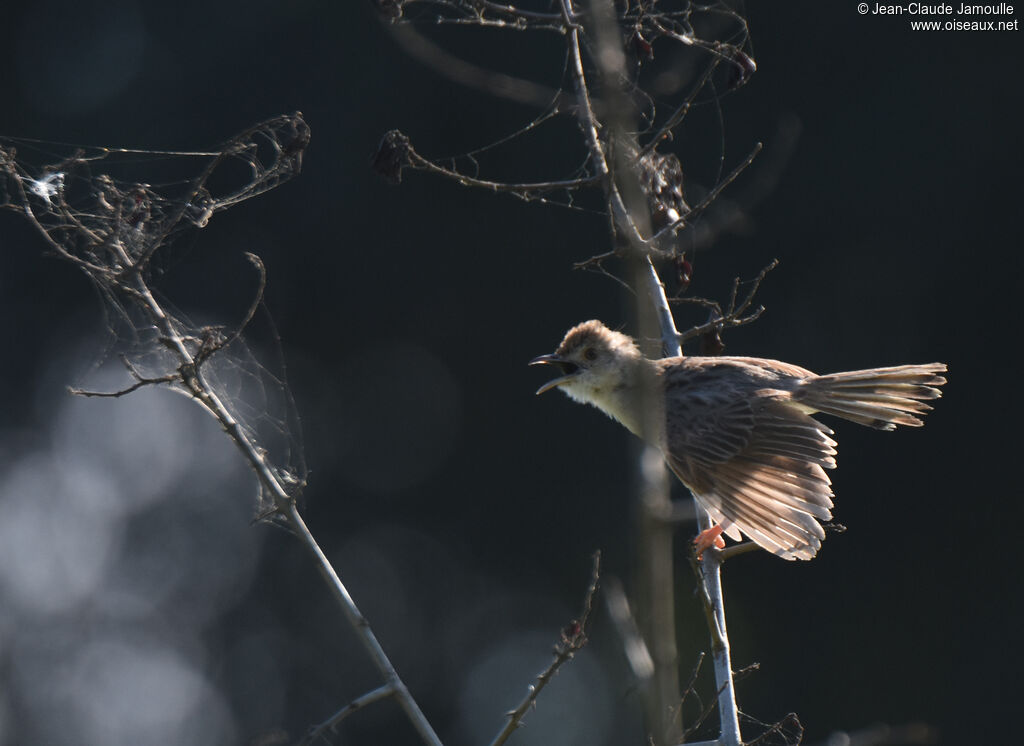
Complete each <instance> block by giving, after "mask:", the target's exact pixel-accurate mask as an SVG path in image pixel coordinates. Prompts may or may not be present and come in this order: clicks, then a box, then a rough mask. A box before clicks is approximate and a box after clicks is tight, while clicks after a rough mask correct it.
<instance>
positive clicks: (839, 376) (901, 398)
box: [793, 363, 946, 430]
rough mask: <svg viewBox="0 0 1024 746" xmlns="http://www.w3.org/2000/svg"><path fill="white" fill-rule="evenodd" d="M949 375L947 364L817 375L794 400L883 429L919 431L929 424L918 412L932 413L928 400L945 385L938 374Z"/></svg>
mask: <svg viewBox="0 0 1024 746" xmlns="http://www.w3.org/2000/svg"><path fill="white" fill-rule="evenodd" d="M945 371H946V365H945V364H944V363H929V364H927V365H898V366H895V367H892V368H871V369H869V370H855V371H850V372H848V373H833V374H832V375H827V376H815V377H813V378H807V379H805V380H803V381H801V382H800V387H799V388H798V389H797V390H796V391H794V392H793V400H794V401H797V402H799V403H801V404H803V405H804V406H807V407H809V408H811V409H813V410H814V411H816V412H824V413H825V414H831V415H835V416H836V417H842V418H843V419H847V420H852V421H853V422H858V423H860V424H862V425H867V426H868V427H874V428H877V429H879V430H894V429H895V428H896V426H897V425H906V426H909V427H920V426H921V425H923V424H924V423H923V422H922V421H921V419H920V418H918V417H915V416H914V414H920V415H923V414H925V413H926V412H928V411H930V410H931V406H930V405H928V404H925V403H924V401H925V400H929V399H938V398H939V397H941V396H942V392H941V391H940V390H939V389H938V388H936V387H937V386H941V385H942V384H944V383H945V382H946V379H945V378H944V377H943V376H941V375H939V374H940V373H944V372H945ZM911 413H913V414H911Z"/></svg>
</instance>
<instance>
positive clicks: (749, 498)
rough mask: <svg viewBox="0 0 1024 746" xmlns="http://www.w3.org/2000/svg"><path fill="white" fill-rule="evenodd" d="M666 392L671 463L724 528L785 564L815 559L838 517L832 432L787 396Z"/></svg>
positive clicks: (769, 392) (767, 391)
mask: <svg viewBox="0 0 1024 746" xmlns="http://www.w3.org/2000/svg"><path fill="white" fill-rule="evenodd" d="M728 391H729V389H728V388H723V389H719V392H708V391H707V389H705V390H703V391H701V390H699V389H697V388H696V387H695V388H689V387H687V388H686V389H683V390H678V391H676V390H673V388H672V387H667V388H666V392H665V395H666V398H669V397H672V398H673V401H672V402H671V404H669V403H668V402H666V404H667V406H666V409H668V410H669V411H676V412H680V411H685V412H687V417H686V421H685V422H671V421H670V422H667V423H666V439H665V448H664V451H665V457H666V460H667V461H668V464H669V466H670V467H671V469H672V470H673V471H674V472H675V474H676V476H678V477H679V479H680V480H682V482H683V483H684V484H686V485H687V486H688V487H689V488H690V489H691V490H692V491H693V493H694V494H695V495H696V496H697V499H698V500H700V502H701V503H702V504H703V505H704V507H705V508H707V510H708V512H709V513H710V514H711V517H712V519H714V520H715V521H716V522H717V523H720V524H722V526H723V529H724V531H725V533H726V535H727V536H729V537H730V538H733V539H738V538H739V535H740V533H741V532H742V533H743V534H745V535H746V536H747V537H748V538H750V539H751V540H753V541H755V542H756V543H757V544H759V545H760V546H762V547H764V548H765V549H767V550H768V551H770V552H772V553H774V554H777V555H779V556H780V557H784V558H786V559H810V558H811V557H813V556H814V555H815V554H816V553H817V551H818V549H819V548H820V547H821V541H822V539H824V538H825V532H824V530H823V529H822V527H821V525H820V523H819V521H827V520H830V519H831V518H832V513H831V510H830V508H831V507H832V498H833V494H832V489H831V482H830V481H829V478H828V476H827V475H826V474H825V469H831V468H834V467H835V465H836V462H835V454H836V450H835V446H836V442H835V441H834V440H832V438H831V437H829V436H830V435H831V434H832V431H831V430H830V429H829V428H828V427H826V426H825V425H824V424H822V423H820V422H818V421H817V420H815V419H813V418H812V417H810V416H809V415H807V414H805V413H803V412H802V411H800V409H798V408H797V407H796V406H795V405H794V404H793V403H792V401H791V397H790V394H789V393H788V392H786V391H779V390H772V389H762V390H759V391H756V392H754V393H753V395H752V396H751V394H750V393H749V392H746V393H745V394H743V395H741V392H739V391H736V392H735V393H734V394H733V395H732V398H731V399H729V398H727V397H728V394H727V393H722V392H728Z"/></svg>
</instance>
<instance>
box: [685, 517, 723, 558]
mask: <svg viewBox="0 0 1024 746" xmlns="http://www.w3.org/2000/svg"><path fill="white" fill-rule="evenodd" d="M712 546H714V547H717V548H718V549H725V539H723V538H722V526H721V525H718V526H712V527H711V528H708V529H705V530H703V531H701V532H700V533H699V534H697V536H696V538H695V539H694V540H693V550H694V551H695V552H696V553H697V559H701V558H702V557H703V555H704V550H705V549H710V548H711V547H712Z"/></svg>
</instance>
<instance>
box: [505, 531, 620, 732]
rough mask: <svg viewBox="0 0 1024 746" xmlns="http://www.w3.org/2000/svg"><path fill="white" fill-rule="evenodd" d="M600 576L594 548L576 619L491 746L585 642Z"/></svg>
mask: <svg viewBox="0 0 1024 746" xmlns="http://www.w3.org/2000/svg"><path fill="white" fill-rule="evenodd" d="M600 578H601V552H600V551H597V552H594V561H593V566H592V568H591V571H590V585H589V586H587V591H586V593H585V594H584V596H583V611H582V612H581V613H580V616H579V618H578V619H573V620H572V621H571V622H570V623H569V624H568V625H567V626H566V627H565V629H563V630H562V639H561V641H560V642H559V643H558V644H557V645H555V657H554V659H553V660H552V661H551V665H549V666H548V667H547V668H545V669H544V670H543V671H542V672H541V673H540V674H539V675H538V676H537V680H536V682H535V683H533V684H531V685H530V687H529V689H528V691H527V693H526V696H525V697H524V698H523V701H522V702H520V703H519V705H518V706H517V707H516V708H515V709H514V710H512V711H510V712H509V713H508V721H507V722H506V723H505V727H503V728H502V729H501V731H500V732H499V733H498V735H497V736H495V738H494V740H493V741H491V746H501V744H503V743H505V741H507V740H508V738H509V736H511V735H512V733H513V732H515V730H516V728H518V727H519V726H520V724H521V723H522V720H523V718H524V717H525V716H526V713H527V712H529V711H530V708H532V707H533V706H534V705H536V703H537V697H538V696H539V695H540V693H541V691H542V690H543V689H544V687H545V686H547V685H548V683H550V681H551V679H552V678H553V677H554V675H555V674H556V673H557V672H558V669H559V668H561V667H562V665H563V664H565V663H566V662H568V661H570V660H572V658H573V656H575V655H576V653H578V652H579V651H580V650H582V649H583V646H584V645H586V644H587V624H588V622H589V621H590V612H591V610H592V608H593V605H594V594H596V593H597V588H598V583H599V581H600Z"/></svg>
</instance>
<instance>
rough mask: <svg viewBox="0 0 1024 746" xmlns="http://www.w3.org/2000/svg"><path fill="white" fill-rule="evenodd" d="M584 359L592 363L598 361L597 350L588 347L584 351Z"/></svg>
mask: <svg viewBox="0 0 1024 746" xmlns="http://www.w3.org/2000/svg"><path fill="white" fill-rule="evenodd" d="M583 359H584V360H589V361H591V362H593V361H594V360H597V350H595V349H594V348H593V347H587V348H586V349H585V350H583Z"/></svg>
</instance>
